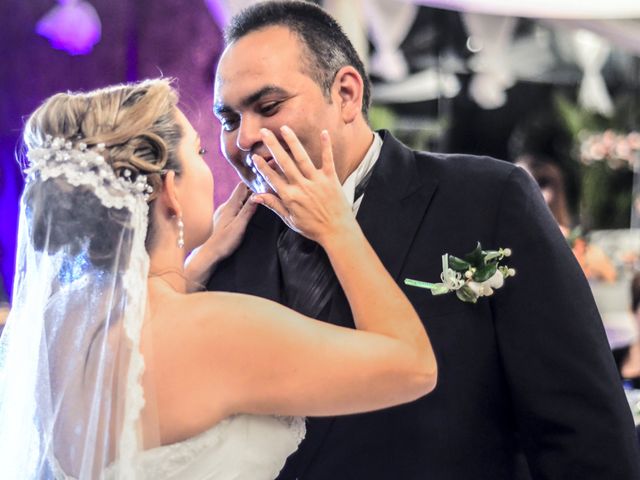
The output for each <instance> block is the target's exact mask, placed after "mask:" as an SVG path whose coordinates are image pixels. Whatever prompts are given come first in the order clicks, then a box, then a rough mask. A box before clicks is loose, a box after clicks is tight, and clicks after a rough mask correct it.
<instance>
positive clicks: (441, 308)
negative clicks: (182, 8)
mask: <svg viewBox="0 0 640 480" xmlns="http://www.w3.org/2000/svg"><path fill="white" fill-rule="evenodd" d="M226 40H227V48H226V50H225V52H224V54H223V56H222V58H221V60H220V63H219V65H218V70H217V74H216V86H215V105H214V110H215V114H216V116H217V117H218V119H219V121H220V122H221V125H222V133H221V143H222V148H223V151H224V155H225V156H226V158H227V159H228V161H229V162H230V163H231V164H232V165H233V166H234V167H235V169H236V170H237V172H238V174H239V175H240V176H241V177H242V178H243V179H244V181H245V182H246V183H247V184H249V185H250V186H252V188H253V189H254V190H256V191H262V189H264V188H265V184H264V182H263V180H262V179H261V177H260V176H259V175H257V174H256V170H255V167H253V163H252V161H251V157H250V155H251V154H253V153H257V154H260V155H261V156H263V157H265V158H266V159H269V158H270V157H271V155H270V153H269V152H268V150H267V149H266V147H265V146H264V144H263V143H262V142H261V140H260V129H261V128H268V129H270V130H272V131H273V132H274V133H276V135H279V128H280V126H282V125H288V126H289V127H291V128H292V129H293V130H294V131H295V133H296V134H297V135H298V137H299V138H300V140H301V142H302V143H303V145H304V146H305V148H306V150H307V152H308V153H309V155H310V157H311V158H312V159H314V161H315V160H318V159H319V158H320V151H321V147H320V131H321V130H322V129H327V130H328V131H329V134H330V136H331V139H332V143H333V148H334V158H335V162H336V168H337V172H338V176H339V178H340V180H341V181H342V182H343V189H344V192H345V195H346V196H347V198H348V199H349V200H350V201H352V202H353V210H354V213H355V214H357V219H358V221H359V223H360V225H361V227H362V230H363V231H364V233H365V235H366V236H367V238H368V239H369V242H370V243H371V244H372V246H373V248H374V249H375V250H376V252H377V253H378V255H379V256H380V258H381V259H382V261H383V263H384V265H385V266H386V268H387V269H388V270H389V272H390V273H391V274H392V275H393V276H394V277H395V278H396V279H397V281H398V284H400V285H401V286H402V287H403V288H404V291H405V292H406V294H407V296H408V297H409V299H410V300H411V301H412V303H413V304H414V306H415V308H416V310H417V311H418V313H419V314H420V316H421V318H422V320H423V321H424V324H425V326H426V328H427V331H428V332H429V335H430V338H431V342H432V344H433V346H434V349H435V350H436V354H437V355H438V362H439V365H438V367H439V381H438V382H439V383H438V386H437V387H436V390H435V391H434V392H433V393H432V394H430V395H428V396H427V397H425V398H422V399H420V400H418V401H416V402H413V403H411V404H407V405H403V406H399V407H395V408H389V409H386V410H383V411H379V412H373V413H367V414H360V415H351V416H344V417H336V418H321V419H320V418H319V419H309V420H308V433H307V438H306V439H305V441H304V442H303V443H302V445H301V448H300V450H299V451H298V452H297V453H296V454H295V455H293V456H292V457H291V458H290V460H289V462H288V463H287V465H286V467H285V469H284V470H283V472H282V473H281V475H280V477H279V478H280V479H294V478H299V479H304V480H328V479H331V480H347V479H349V480H361V479H362V480H377V479H381V480H382V479H385V480H387V479H399V480H418V479H432V480H440V479H453V480H465V479H470V480H471V479H473V480H480V479H487V480H503V479H504V480H512V479H514V478H526V477H527V476H530V477H531V478H534V479H542V478H544V479H576V480H577V479H579V480H586V479H598V480H601V479H607V480H614V479H620V480H623V479H624V480H629V479H638V478H640V455H639V452H638V445H637V439H636V437H635V434H634V430H633V423H632V418H631V414H630V411H629V407H628V405H627V403H626V401H625V397H624V394H623V391H622V388H621V385H620V381H619V379H618V377H617V374H616V370H615V366H614V363H613V358H612V355H611V353H610V351H609V348H608V345H607V342H606V339H605V336H604V332H603V327H602V324H601V321H600V318H599V316H598V312H597V310H596V307H595V305H594V302H593V299H592V297H591V294H590V291H589V287H588V285H587V282H586V281H585V278H584V276H583V275H582V273H581V270H580V268H579V266H578V264H577V263H576V261H575V260H574V258H573V256H572V253H571V251H570V249H569V248H568V246H567V244H566V242H565V240H564V239H563V237H562V235H561V234H560V231H559V229H558V227H557V226H556V224H555V222H554V220H553V218H552V217H551V215H550V214H549V211H548V210H547V208H546V206H545V204H544V202H543V200H542V197H541V196H540V194H539V192H538V190H537V187H536V185H535V184H534V183H533V181H532V180H531V179H530V178H529V177H528V175H527V174H526V173H525V172H524V170H521V169H519V168H517V167H514V166H512V165H511V164H509V163H505V162H500V161H496V160H493V159H490V158H486V157H473V156H469V155H442V154H430V153H426V152H416V151H412V150H410V149H409V148H407V147H406V146H404V145H403V144H401V143H400V142H398V140H396V139H395V138H393V136H392V135H391V134H390V133H389V132H385V131H381V132H373V131H372V130H371V129H370V128H369V126H368V124H367V120H366V114H367V108H368V106H369V101H370V85H369V81H368V79H367V76H366V74H365V72H364V69H363V66H362V62H361V61H360V59H359V58H358V57H357V54H356V53H355V51H354V49H353V47H352V45H351V44H350V43H349V41H348V40H347V38H346V37H345V35H344V34H343V32H342V31H341V30H340V28H339V26H338V25H337V24H336V22H335V21H334V20H333V19H332V18H331V17H330V16H328V15H327V14H326V13H325V12H323V11H322V10H321V9H320V8H319V7H317V6H315V5H314V4H310V3H305V2H293V3H281V2H269V3H264V4H258V5H255V6H253V7H251V8H249V9H247V10H245V11H243V12H242V13H240V14H239V16H237V17H236V18H235V19H234V20H233V21H232V23H231V25H230V27H229V28H228V30H227V38H226ZM363 190H364V193H363V194H362V193H361V192H362V191H363ZM285 228H286V227H284V226H283V223H282V222H281V221H280V219H279V218H278V217H277V216H276V215H275V214H274V213H272V212H271V211H270V210H268V209H266V208H263V207H260V208H259V209H258V211H257V212H256V214H255V215H254V217H253V219H252V220H251V223H250V224H249V226H248V228H247V232H246V236H245V238H244V240H243V243H242V245H241V246H240V248H239V249H238V250H237V251H236V252H235V254H233V255H232V256H231V257H230V258H228V259H226V260H224V261H223V262H222V263H221V264H220V265H219V266H218V268H217V269H216V273H215V275H214V276H213V277H212V278H211V280H210V281H209V284H208V288H209V289H211V290H228V291H236V292H243V293H250V294H253V295H260V296H263V297H266V298H270V299H272V300H275V301H278V302H282V303H285V304H287V303H288V304H289V305H290V306H292V307H294V308H297V309H299V310H302V311H304V312H305V313H307V314H310V315H313V316H316V317H317V318H320V319H321V320H325V321H328V322H332V323H336V324H339V325H344V326H352V325H353V320H352V317H351V312H350V310H349V306H348V303H347V301H346V299H345V296H344V294H343V292H342V290H341V289H340V286H339V285H338V284H337V282H336V281H335V279H334V280H333V281H331V282H329V287H328V292H329V293H328V295H327V298H328V300H327V301H325V302H324V303H321V304H319V305H314V304H313V303H314V301H313V300H312V295H311V293H309V294H306V293H304V288H305V287H306V286H308V285H309V283H310V280H311V279H310V278H304V274H303V272H304V271H314V272H316V271H315V270H314V269H313V268H305V269H304V271H302V270H301V269H300V268H297V267H296V265H295V264H294V265H291V264H290V262H291V257H295V255H287V252H292V251H294V250H295V249H296V248H297V247H295V246H291V245H292V244H289V247H287V248H286V249H283V245H282V244H283V240H282V238H283V233H282V232H283V230H284V229H285ZM478 241H480V242H481V243H482V245H483V246H484V247H485V248H490V249H497V248H500V247H503V248H507V247H508V248H511V249H512V251H513V255H512V256H511V257H510V258H509V259H508V263H509V266H510V267H513V268H515V269H516V270H517V275H516V276H515V277H514V278H509V279H507V281H506V283H505V286H504V287H503V288H501V289H499V290H496V292H495V294H494V295H493V296H492V297H488V298H481V299H480V300H479V301H478V302H477V303H476V304H472V303H464V302H462V301H460V300H458V298H457V297H456V296H455V295H454V294H449V295H442V296H432V295H431V294H430V293H429V292H427V291H425V290H420V289H417V288H414V287H409V286H405V285H404V284H403V280H404V279H405V278H412V279H417V280H424V281H439V278H440V273H441V270H442V265H441V256H442V254H443V253H445V252H446V253H451V254H453V255H456V256H459V255H463V254H465V253H467V252H469V251H470V250H472V249H473V248H474V247H475V245H476V242H478ZM307 250H308V251H307V252H306V255H307V261H308V262H314V261H315V260H314V259H313V258H312V257H313V254H312V253H313V249H310V250H309V249H307ZM303 253H304V252H303ZM320 253H321V252H320ZM320 263H322V262H320ZM310 264H311V263H309V264H308V265H310ZM314 268H315V267H314ZM317 272H320V271H317ZM320 275H324V274H323V273H313V274H312V275H311V277H312V278H313V279H316V278H319V276H320ZM300 289H302V290H300ZM301 292H302V293H301ZM300 296H302V298H303V299H305V298H308V299H309V300H308V301H307V302H304V301H303V302H302V303H301V304H293V303H292V299H294V298H299V297H300ZM327 388H331V385H330V384H329V385H327ZM522 459H526V461H520V460H522ZM520 474H523V475H524V477H519V475H520Z"/></svg>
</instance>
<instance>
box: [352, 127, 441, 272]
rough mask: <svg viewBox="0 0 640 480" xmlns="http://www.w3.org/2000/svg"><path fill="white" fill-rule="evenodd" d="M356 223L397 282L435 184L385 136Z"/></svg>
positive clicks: (411, 156) (407, 152)
mask: <svg viewBox="0 0 640 480" xmlns="http://www.w3.org/2000/svg"><path fill="white" fill-rule="evenodd" d="M382 135H383V138H384V144H383V146H382V150H381V152H380V158H379V159H378V162H377V164H376V166H375V167H374V168H375V170H374V172H373V175H372V177H371V183H370V184H369V186H368V188H367V191H366V193H365V196H364V198H363V199H362V205H361V206H360V210H359V212H358V216H357V218H358V222H359V223H360V226H361V228H362V231H363V232H364V234H365V236H366V237H367V239H368V240H369V242H370V243H371V245H372V246H373V249H374V250H375V251H376V253H377V254H378V256H379V257H380V259H381V260H382V263H383V265H384V266H385V267H386V269H387V270H388V271H389V273H390V274H391V276H393V277H394V278H395V279H398V276H399V275H400V271H401V269H402V266H403V264H404V260H405V258H406V256H407V253H408V251H409V248H410V247H411V243H412V242H413V238H414V237H415V234H416V232H417V229H418V227H419V225H420V224H421V221H422V218H423V217H424V215H425V213H426V211H427V209H428V207H429V204H430V202H431V198H432V197H433V194H434V193H435V191H436V189H437V186H438V182H437V180H436V179H434V178H427V179H425V178H424V174H421V172H419V170H418V166H417V165H416V158H415V155H414V153H413V151H411V150H410V149H408V148H407V147H405V146H404V145H402V144H401V143H400V142H398V141H397V140H396V139H395V138H393V136H391V134H390V133H388V132H382Z"/></svg>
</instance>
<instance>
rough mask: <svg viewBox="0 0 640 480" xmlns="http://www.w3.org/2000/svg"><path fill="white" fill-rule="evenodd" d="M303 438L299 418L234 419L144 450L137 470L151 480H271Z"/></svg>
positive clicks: (244, 416)
mask: <svg viewBox="0 0 640 480" xmlns="http://www.w3.org/2000/svg"><path fill="white" fill-rule="evenodd" d="M305 432H306V429H305V422H304V418H302V417H273V416H258V415H235V416H233V417H230V418H227V419H225V420H223V421H221V422H220V423H218V424H217V425H216V426H214V427H213V428H211V429H209V430H207V431H206V432H204V433H201V434H200V435H197V436H195V437H192V438H189V439H187V440H185V441H182V442H178V443H174V444H171V445H164V446H161V447H157V448H153V449H150V450H145V451H144V452H142V453H140V454H139V455H138V457H137V458H136V459H135V461H136V467H137V471H138V472H140V473H141V475H142V477H141V479H149V480H151V479H153V480H178V479H180V480H273V479H274V478H275V477H277V476H278V473H279V472H280V470H282V467H283V466H284V463H285V461H286V459H287V457H288V456H289V455H291V454H292V453H293V452H295V451H296V449H297V448H298V445H299V444H300V442H301V441H302V439H303V438H304V435H305ZM109 472H110V470H109V469H107V471H106V472H105V473H106V475H105V479H111V477H112V475H110V474H109Z"/></svg>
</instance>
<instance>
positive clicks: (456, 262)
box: [449, 255, 471, 272]
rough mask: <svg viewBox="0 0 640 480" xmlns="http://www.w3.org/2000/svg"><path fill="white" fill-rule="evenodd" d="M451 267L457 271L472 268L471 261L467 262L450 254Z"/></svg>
mask: <svg viewBox="0 0 640 480" xmlns="http://www.w3.org/2000/svg"><path fill="white" fill-rule="evenodd" d="M449 268H450V269H452V270H454V271H456V272H466V271H467V270H469V268H471V264H470V263H469V262H465V261H464V260H462V259H461V258H458V257H454V256H453V255H449Z"/></svg>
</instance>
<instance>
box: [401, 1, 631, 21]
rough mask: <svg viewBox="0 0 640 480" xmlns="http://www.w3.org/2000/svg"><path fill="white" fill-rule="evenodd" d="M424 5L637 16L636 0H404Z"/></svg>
mask: <svg viewBox="0 0 640 480" xmlns="http://www.w3.org/2000/svg"><path fill="white" fill-rule="evenodd" d="M406 1H409V2H411V3H416V4H420V5H424V6H427V7H436V8H445V9H449V10H457V11H461V12H473V13H484V14H488V15H502V16H513V17H533V18H571V19H587V18H588V19H613V18H640V2H639V1H638V0H609V1H606V2H603V1H595V0H587V1H585V0H519V1H517V2H514V1H513V0H482V1H478V0H406Z"/></svg>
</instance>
